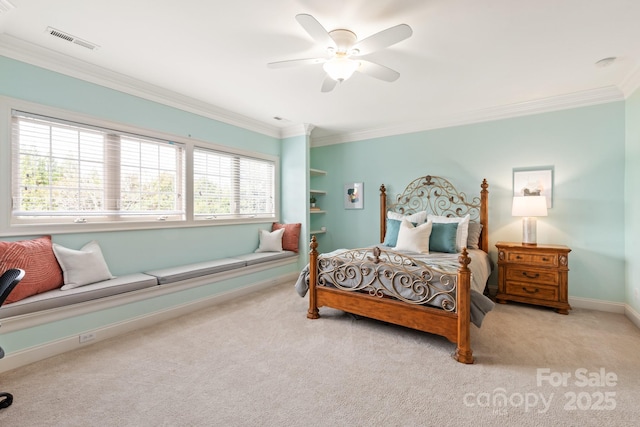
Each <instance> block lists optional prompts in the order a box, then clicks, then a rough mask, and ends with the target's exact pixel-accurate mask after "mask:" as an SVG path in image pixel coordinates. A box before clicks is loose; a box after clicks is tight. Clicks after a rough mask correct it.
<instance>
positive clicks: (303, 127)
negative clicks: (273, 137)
mask: <svg viewBox="0 0 640 427" xmlns="http://www.w3.org/2000/svg"><path fill="white" fill-rule="evenodd" d="M314 128H315V126H314V125H312V124H310V123H303V124H300V125H293V126H289V127H286V128H282V129H281V132H280V137H281V138H282V139H285V138H292V137H295V136H310V135H311V131H312V130H313V129H314Z"/></svg>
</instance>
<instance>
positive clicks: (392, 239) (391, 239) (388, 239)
mask: <svg viewBox="0 0 640 427" xmlns="http://www.w3.org/2000/svg"><path fill="white" fill-rule="evenodd" d="M401 222H402V221H400V220H397V219H391V218H387V227H386V232H385V234H384V242H383V243H382V244H383V245H384V246H390V247H394V246H395V245H396V243H397V242H398V232H399V231H400V223H401Z"/></svg>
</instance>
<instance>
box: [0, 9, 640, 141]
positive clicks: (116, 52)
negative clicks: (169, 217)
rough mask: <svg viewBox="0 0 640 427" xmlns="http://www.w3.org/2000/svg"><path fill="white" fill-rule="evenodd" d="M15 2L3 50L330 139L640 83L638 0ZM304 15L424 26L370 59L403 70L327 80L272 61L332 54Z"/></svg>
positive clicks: (364, 24) (546, 105) (607, 96)
mask: <svg viewBox="0 0 640 427" xmlns="http://www.w3.org/2000/svg"><path fill="white" fill-rule="evenodd" d="M7 1H9V2H10V3H11V4H12V5H14V6H15V8H9V10H7V11H4V12H0V55H6V56H9V57H13V58H15V59H19V60H24V61H27V62H30V63H34V64H36V65H41V66H46V67H48V68H50V69H53V70H56V71H62V72H65V73H67V74H71V75H75V76H76V77H81V78H85V79H87V80H90V81H95V82H98V83H100V84H104V85H106V86H110V87H114V88H117V89H120V90H126V91H128V92H130V93H134V94H136V95H140V96H145V97H148V98H150V99H155V100H160V101H163V102H166V103H168V104H170V105H171V104H173V105H178V106H184V105H187V106H188V107H189V108H187V109H191V110H192V111H196V112H205V115H209V116H212V117H215V118H218V119H221V120H223V121H227V122H230V123H234V124H240V125H243V126H245V127H248V128H252V129H258V130H260V131H262V132H263V133H267V134H272V135H285V136H286V134H287V132H289V131H291V130H292V129H296V128H301V126H300V125H302V124H311V125H313V126H314V127H315V129H314V131H313V134H312V135H313V138H314V140H318V141H321V142H324V143H331V142H340V141H346V140H354V139H362V138H363V137H371V136H378V135H385V134H392V133H402V132H407V131H415V130H422V129H426V128H430V127H437V126H442V125H448V124H459V123H464V122H471V121H478V120H486V119H490V118H497V117H506V116H510V115H518V114H525V113H527V112H535V111H542V110H550V109H558V108H566V107H567V106H573V105H588V104H593V103H598V102H608V101H611V100H616V99H619V100H621V99H624V98H625V97H626V96H628V95H629V94H630V92H631V91H633V90H635V89H636V88H637V87H639V86H640V22H639V21H640V1H639V0H520V1H514V0H483V1H478V0H268V1H267V0H236V1H228V0H225V1H222V0H209V1H206V0H180V1H168V0H108V1H106V0H64V1H51V0H0V11H2V9H3V5H4V6H6V4H7ZM5 8H6V7H5ZM299 13H308V14H311V15H313V16H314V17H315V18H316V19H317V20H318V21H319V22H320V23H321V24H322V25H323V26H324V27H325V28H326V29H327V30H329V31H330V30H333V29H336V28H347V29H350V30H352V31H354V32H355V33H356V34H357V35H358V37H359V38H360V39H362V38H365V37H367V36H369V35H372V34H374V33H376V32H378V31H381V30H384V29H386V28H388V27H391V26H394V25H397V24H400V23H405V24H408V25H409V26H411V27H412V29H413V36H412V37H410V38H409V39H407V40H404V41H402V42H400V43H398V44H396V45H393V46H391V47H389V48H387V49H385V50H383V51H379V52H376V53H373V54H371V55H369V56H368V57H367V59H370V60H371V61H374V62H378V63H380V64H384V65H386V66H388V67H390V68H393V69H395V70H397V71H398V72H400V74H401V75H400V78H399V79H398V80H397V81H395V82H393V83H388V82H384V81H380V80H376V79H374V78H372V77H370V76H367V75H363V74H359V73H356V74H355V75H354V76H353V77H352V78H351V79H349V80H348V81H346V82H344V83H342V84H340V85H338V86H337V87H336V89H335V90H334V91H332V92H330V93H321V92H320V86H321V84H322V81H323V78H324V72H323V70H322V66H321V65H306V66H300V67H295V68H286V69H269V68H267V66H266V64H267V63H268V62H273V61H280V60H285V59H294V58H306V57H317V56H323V54H324V52H323V50H322V49H321V48H320V47H318V46H316V44H315V43H314V41H313V40H312V39H311V37H310V36H309V35H308V34H307V33H306V32H305V30H304V29H303V28H302V27H301V26H300V25H299V24H298V22H297V21H296V19H295V15H296V14H299ZM47 27H53V28H55V29H58V30H61V31H63V32H66V33H69V34H71V35H73V36H75V37H77V38H80V39H83V40H86V41H89V42H91V43H94V44H97V45H98V46H99V48H98V49H95V50H93V51H92V50H88V49H86V48H83V47H80V46H78V45H75V44H72V43H68V42H66V41H63V40H61V39H58V38H55V37H53V36H51V35H49V34H48V33H47V32H46V29H47ZM612 56H613V57H616V58H617V60H616V61H615V62H614V63H613V64H611V65H610V66H608V67H598V66H596V65H595V63H596V62H597V61H598V60H600V59H602V58H606V57H612ZM142 82H145V83H144V84H143V83H142ZM274 116H278V117H282V118H283V119H284V120H282V121H277V120H275V119H274Z"/></svg>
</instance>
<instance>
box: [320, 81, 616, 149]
mask: <svg viewBox="0 0 640 427" xmlns="http://www.w3.org/2000/svg"><path fill="white" fill-rule="evenodd" d="M624 99H625V97H624V94H623V93H622V91H621V90H620V89H618V88H617V87H615V86H607V87H603V88H599V89H593V90H587V91H581V92H575V93H570V94H565V95H559V96H553V97H549V98H541V99H536V100H532V101H526V102H520V103H516V104H510V105H503V106H498V107H491V108H485V109H480V110H475V111H469V112H466V113H462V114H456V115H453V116H451V117H448V118H443V119H440V120H434V121H420V122H413V123H405V124H402V125H398V126H393V127H386V128H380V129H371V130H366V131H362V132H351V133H342V134H337V135H328V136H322V137H317V138H313V139H312V141H311V146H312V147H321V146H324V145H333V144H341V143H346V142H354V141H361V140H365V139H374V138H382V137H387V136H392V135H402V134H407V133H415V132H422V131H427V130H433V129H442V128H447V127H454V126H463V125H468V124H473V123H481V122H489V121H495V120H502V119H509V118H513V117H520V116H528V115H532V114H540V113H547V112H552V111H558V110H566V109H570V108H578V107H586V106H590V105H597V104H604V103H608V102H615V101H623V100H624Z"/></svg>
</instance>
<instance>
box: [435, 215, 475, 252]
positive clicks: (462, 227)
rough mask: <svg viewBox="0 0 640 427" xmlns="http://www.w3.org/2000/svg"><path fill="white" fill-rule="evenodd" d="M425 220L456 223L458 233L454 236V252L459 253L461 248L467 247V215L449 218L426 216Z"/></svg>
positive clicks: (468, 217)
mask: <svg viewBox="0 0 640 427" xmlns="http://www.w3.org/2000/svg"><path fill="white" fill-rule="evenodd" d="M427 219H428V220H429V221H432V222H433V223H444V224H446V223H452V222H456V223H458V232H457V234H456V251H457V252H460V251H461V250H462V248H466V247H467V237H468V235H469V219H470V216H469V214H467V215H465V216H463V217H455V216H454V217H449V216H437V215H427Z"/></svg>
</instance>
